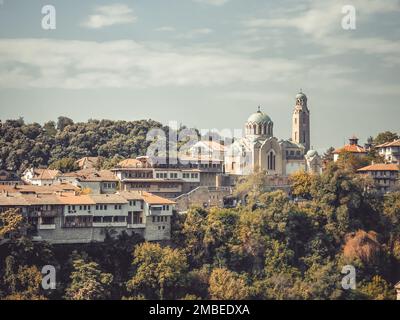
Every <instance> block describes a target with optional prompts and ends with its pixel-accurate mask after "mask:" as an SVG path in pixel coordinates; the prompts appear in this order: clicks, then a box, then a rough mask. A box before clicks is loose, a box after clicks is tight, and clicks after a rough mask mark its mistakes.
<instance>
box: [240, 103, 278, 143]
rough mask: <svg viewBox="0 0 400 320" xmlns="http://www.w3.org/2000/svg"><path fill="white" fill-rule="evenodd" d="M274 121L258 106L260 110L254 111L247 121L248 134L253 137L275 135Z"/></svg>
mask: <svg viewBox="0 0 400 320" xmlns="http://www.w3.org/2000/svg"><path fill="white" fill-rule="evenodd" d="M273 127H274V123H273V122H272V120H271V118H270V117H268V115H266V114H265V113H264V112H262V111H261V110H260V107H258V111H257V112H256V113H253V114H252V115H251V116H250V117H249V118H248V119H247V122H246V125H245V129H246V135H247V136H251V137H253V138H254V137H256V138H259V137H263V138H266V137H272V136H273Z"/></svg>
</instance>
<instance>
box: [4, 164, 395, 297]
mask: <svg viewBox="0 0 400 320" xmlns="http://www.w3.org/2000/svg"><path fill="white" fill-rule="evenodd" d="M262 176H263V174H262V173H259V174H257V175H254V176H250V177H248V179H246V181H242V183H244V184H245V185H246V187H247V188H248V190H249V193H248V195H247V197H246V204H245V205H242V206H240V207H238V208H236V209H218V208H212V209H209V210H204V209H201V208H192V209H191V210H189V211H188V212H187V213H186V214H184V215H176V216H175V217H174V225H173V240H172V241H171V242H170V243H168V244H166V243H164V244H158V243H144V242H143V241H142V240H141V239H140V238H139V237H136V236H133V237H132V236H128V235H126V234H122V235H121V236H119V237H117V238H113V237H111V236H109V237H107V239H106V241H105V243H97V244H87V245H80V246H76V245H61V246H50V245H48V244H46V243H33V242H31V241H30V240H28V239H26V238H23V237H18V236H16V234H17V230H18V228H20V224H21V221H20V219H15V218H12V215H10V214H3V215H2V217H1V218H2V219H3V225H4V227H2V234H3V235H4V234H7V233H12V234H14V237H13V240H12V241H9V242H7V243H4V244H2V245H1V246H0V255H1V257H0V261H2V263H1V265H0V279H1V287H0V288H1V289H0V295H1V297H2V298H3V299H44V298H49V299H53V298H67V299H107V298H112V299H208V298H211V299H394V297H395V291H394V288H393V286H394V284H395V283H396V282H397V281H398V280H399V279H400V272H399V270H400V229H399V221H400V193H392V194H388V195H386V196H384V197H383V196H381V195H379V194H377V193H375V192H373V191H371V190H370V189H369V188H368V186H369V184H370V183H371V181H369V180H368V179H365V178H363V177H361V176H359V175H356V174H354V173H353V172H352V171H351V170H346V169H343V168H341V167H340V166H338V165H330V166H328V168H327V170H326V171H325V172H324V173H323V174H322V175H321V176H318V175H308V174H307V173H301V174H300V173H299V174H296V175H293V176H292V178H291V188H292V190H291V193H292V194H293V195H298V196H301V199H302V200H301V201H299V200H297V201H293V200H292V198H290V197H289V196H288V195H287V194H286V193H285V192H283V191H280V190H277V191H272V192H271V191H270V190H264V189H263V188H261V186H262V183H263V178H262ZM368 190H369V191H368ZM238 191H239V192H243V190H242V188H238ZM12 229H14V230H12ZM110 234H111V233H110ZM46 264H52V265H55V266H56V269H57V274H58V276H57V289H56V290H50V291H49V290H47V291H44V290H41V288H40V287H38V284H37V282H38V279H39V275H40V274H39V273H38V272H39V271H40V270H41V267H42V266H43V265H46ZM345 265H352V266H354V267H355V270H356V283H357V286H356V289H355V290H351V289H350V290H344V289H343V288H342V286H341V281H342V279H343V277H344V274H342V273H341V271H342V268H343V267H344V266H345Z"/></svg>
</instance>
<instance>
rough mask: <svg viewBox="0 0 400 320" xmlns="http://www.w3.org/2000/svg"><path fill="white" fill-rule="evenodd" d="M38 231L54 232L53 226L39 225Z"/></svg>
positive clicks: (54, 226)
mask: <svg viewBox="0 0 400 320" xmlns="http://www.w3.org/2000/svg"><path fill="white" fill-rule="evenodd" d="M38 227H39V230H55V228H56V225H55V224H39V225H38Z"/></svg>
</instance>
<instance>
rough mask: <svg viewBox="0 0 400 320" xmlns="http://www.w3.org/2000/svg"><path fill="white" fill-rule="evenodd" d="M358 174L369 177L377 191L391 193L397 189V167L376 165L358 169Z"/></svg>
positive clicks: (394, 165)
mask: <svg viewBox="0 0 400 320" xmlns="http://www.w3.org/2000/svg"><path fill="white" fill-rule="evenodd" d="M357 172H358V173H360V174H367V175H370V176H371V177H372V178H373V179H374V181H375V185H376V188H377V190H378V191H380V192H382V193H386V192H391V191H394V190H397V189H398V188H399V165H397V164H385V163H377V164H372V165H370V166H366V167H364V168H361V169H358V170H357Z"/></svg>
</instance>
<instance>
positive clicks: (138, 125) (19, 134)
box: [0, 117, 162, 173]
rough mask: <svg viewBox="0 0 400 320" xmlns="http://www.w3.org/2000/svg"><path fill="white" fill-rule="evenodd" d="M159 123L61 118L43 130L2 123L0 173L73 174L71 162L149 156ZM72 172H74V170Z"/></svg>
mask: <svg viewBox="0 0 400 320" xmlns="http://www.w3.org/2000/svg"><path fill="white" fill-rule="evenodd" d="M161 127H162V125H161V124H160V123H159V122H156V121H152V120H141V121H111V120H101V121H100V120H89V121H88V122H84V123H83V122H82V123H74V122H73V121H72V120H71V119H69V118H66V117H60V118H59V119H58V123H57V124H56V123H55V122H53V121H50V122H47V123H45V124H44V125H43V126H41V125H40V124H38V123H30V124H25V122H24V121H23V119H18V120H7V121H5V122H4V123H1V122H0V169H5V170H10V171H17V172H19V173H21V172H22V171H23V170H25V169H27V168H28V167H32V166H33V167H40V166H48V165H49V164H53V165H52V166H53V167H54V168H57V169H62V170H63V171H68V170H71V168H70V166H71V163H70V162H68V158H70V159H71V158H72V159H75V160H76V159H79V158H81V157H86V156H101V157H105V158H107V159H112V158H113V157H114V156H120V157H124V158H128V157H135V156H139V155H143V154H146V150H147V147H148V145H149V142H146V134H147V132H148V131H149V130H150V129H152V128H161ZM72 169H74V168H73V167H72Z"/></svg>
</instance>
